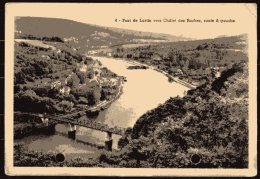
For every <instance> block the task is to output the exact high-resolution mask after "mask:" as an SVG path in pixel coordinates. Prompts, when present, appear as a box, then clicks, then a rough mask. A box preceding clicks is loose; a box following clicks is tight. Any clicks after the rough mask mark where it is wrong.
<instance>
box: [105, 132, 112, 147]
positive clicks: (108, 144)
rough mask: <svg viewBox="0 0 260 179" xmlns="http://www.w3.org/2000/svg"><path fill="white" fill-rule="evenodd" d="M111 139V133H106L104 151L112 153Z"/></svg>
mask: <svg viewBox="0 0 260 179" xmlns="http://www.w3.org/2000/svg"><path fill="white" fill-rule="evenodd" d="M112 145H113V139H112V132H107V134H106V138H105V149H106V150H108V151H112Z"/></svg>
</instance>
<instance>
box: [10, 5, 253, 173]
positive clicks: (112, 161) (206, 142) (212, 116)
mask: <svg viewBox="0 0 260 179" xmlns="http://www.w3.org/2000/svg"><path fill="white" fill-rule="evenodd" d="M145 7H146V8H145ZM26 8H28V10H26ZM15 9H20V11H15ZM44 9H45V10H44ZM69 9H70V11H68V10H69ZM155 9H157V10H158V11H157V12H156V13H154V10H155ZM7 10H9V11H6V12H7V18H9V17H10V18H9V19H10V21H9V19H7V22H8V23H10V24H12V25H11V26H7V27H6V28H9V29H10V31H9V32H6V33H8V38H10V42H9V41H8V43H9V45H7V48H8V47H9V46H10V47H11V48H10V49H9V48H8V49H9V50H10V53H9V55H10V58H8V59H7V58H6V61H8V63H10V68H8V72H6V73H8V74H10V78H8V79H10V85H11V86H9V85H6V86H7V87H9V88H10V95H11V96H8V97H9V98H12V102H11V103H10V108H9V109H10V110H11V112H10V113H9V116H10V118H6V121H9V122H10V124H11V126H9V125H8V124H7V125H8V127H6V129H7V130H8V129H10V128H11V130H10V131H9V130H8V131H7V132H10V133H11V134H10V133H9V135H8V136H6V140H9V141H11V143H10V145H8V149H11V152H10V153H8V154H7V155H6V158H8V159H7V160H8V161H10V163H9V164H10V165H12V166H11V168H24V169H26V168H27V173H28V174H30V172H32V171H31V170H34V169H33V168H31V167H37V168H38V167H39V168H41V167H48V168H53V167H54V168H58V169H60V170H59V171H62V169H64V168H67V167H68V168H69V169H72V170H70V171H73V169H74V168H75V169H84V168H113V169H114V171H115V172H116V169H121V168H124V169H134V168H135V169H136V168H143V169H146V168H150V169H164V168H166V169H173V170H174V169H194V168H196V169H209V170H210V169H227V171H228V169H241V174H242V175H243V173H242V171H248V169H254V171H256V168H254V167H256V166H255V165H256V164H255V163H256V158H255V154H256V150H255V149H256V143H255V142H256V139H254V138H253V137H256V130H255V129H256V128H255V127H254V126H256V121H257V119H256V93H255V91H256V62H257V59H256V55H255V54H256V43H254V42H256V5H255V4H191V5H188V4H119V3H118V4H89V3H86V4H84V3H82V4H62V3H60V4H48V3H46V4H41V3H21V4H16V3H11V4H8V5H7ZM184 11H185V13H183V12H184ZM209 12H211V13H210V14H209ZM8 13H10V14H8ZM254 50H255V51H254ZM12 69H13V70H12ZM254 70H255V71H254ZM6 71H7V70H6ZM251 71H253V72H251ZM11 92H12V93H11ZM251 108H252V110H251ZM254 109H255V110H254ZM9 122H7V123H9ZM254 124H255V125H254ZM251 125H253V127H252V128H251V127H250V126H251ZM250 132H251V133H250ZM250 135H251V137H250ZM249 141H250V142H249ZM249 143H250V145H251V146H250V145H249ZM250 147H252V150H250ZM6 152H7V151H6ZM251 160H252V161H251ZM252 162H253V164H252ZM10 165H8V166H7V168H8V167H10ZM252 167H253V168H252ZM48 168H47V169H46V168H45V171H46V173H48ZM7 171H9V170H7ZM158 172H159V173H160V170H158ZM18 173H19V172H18ZM58 173H59V172H58ZM238 173H239V172H238ZM253 173H254V172H253ZM165 174H166V173H165ZM186 174H187V173H186ZM251 174H252V173H251ZM97 175H98V172H97ZM137 175H138V174H137ZM162 175H164V174H163V173H162ZM167 175H168V174H167ZM183 175H185V173H183ZM244 175H246V174H244Z"/></svg>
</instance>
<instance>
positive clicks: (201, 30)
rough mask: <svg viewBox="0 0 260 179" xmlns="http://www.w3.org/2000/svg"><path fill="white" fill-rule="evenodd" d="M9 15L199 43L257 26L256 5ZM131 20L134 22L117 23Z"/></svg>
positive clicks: (15, 7)
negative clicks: (188, 38) (124, 30)
mask: <svg viewBox="0 0 260 179" xmlns="http://www.w3.org/2000/svg"><path fill="white" fill-rule="evenodd" d="M6 12H7V14H8V12H11V13H12V14H14V15H15V16H37V17H55V18H64V19H71V20H75V21H78V22H83V23H89V24H97V25H101V26H109V27H118V28H125V29H132V30H140V31H148V32H157V33H166V34H172V35H178V36H179V35H182V36H184V37H191V38H196V39H202V38H214V37H217V36H222V35H238V34H243V33H249V32H251V31H252V30H255V29H252V28H255V27H256V26H255V24H256V5H253V4H167V3H164V4H163V3H160V4H152V3H150V4H149V3H148V4H128V3H125V4H80V3H64V4H59V3H52V4H50V3H9V4H8V5H7V10H6ZM140 18H142V19H151V20H155V19H156V20H158V19H161V20H163V19H176V20H177V21H178V19H183V20H187V18H189V19H201V20H202V21H203V20H204V19H213V20H216V19H219V20H220V19H225V20H229V19H233V20H235V22H234V23H205V22H202V23H194V22H190V23H187V22H184V23H182V22H179V23H178V22H133V19H137V20H138V21H139V19H140ZM115 19H118V20H119V19H121V20H122V19H131V20H132V22H115Z"/></svg>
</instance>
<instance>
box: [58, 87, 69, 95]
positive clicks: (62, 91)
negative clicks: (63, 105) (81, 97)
mask: <svg viewBox="0 0 260 179" xmlns="http://www.w3.org/2000/svg"><path fill="white" fill-rule="evenodd" d="M70 90H71V89H70V87H68V86H63V87H61V88H60V89H59V92H60V94H61V95H69V94H70Z"/></svg>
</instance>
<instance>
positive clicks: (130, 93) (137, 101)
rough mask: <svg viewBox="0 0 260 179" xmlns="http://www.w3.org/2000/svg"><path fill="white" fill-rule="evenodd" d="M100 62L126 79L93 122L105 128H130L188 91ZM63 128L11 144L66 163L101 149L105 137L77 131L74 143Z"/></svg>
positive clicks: (120, 63)
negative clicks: (55, 156) (58, 156)
mask: <svg viewBox="0 0 260 179" xmlns="http://www.w3.org/2000/svg"><path fill="white" fill-rule="evenodd" d="M94 58H95V59H98V60H99V61H101V63H102V64H103V66H105V67H107V68H108V69H110V70H111V71H113V72H114V73H116V74H117V75H120V76H124V77H126V79H127V81H126V82H124V85H123V93H122V94H121V95H120V97H119V98H118V99H117V100H115V101H114V102H113V103H112V104H111V105H110V106H109V107H108V108H107V109H105V110H104V111H100V113H99V115H98V116H97V117H96V118H95V120H97V121H99V122H103V123H106V124H108V125H109V126H111V127H113V126H118V127H123V128H127V127H133V125H134V124H135V122H136V120H137V119H138V118H139V117H140V116H141V115H142V114H144V113H145V112H147V111H148V110H151V109H153V108H155V107H157V106H158V105H159V104H163V103H164V102H165V101H166V100H167V99H169V98H170V97H174V96H177V95H179V96H183V95H184V91H187V90H188V88H187V87H185V86H182V85H180V84H178V83H175V82H172V83H170V82H169V81H168V78H167V77H166V76H165V75H163V74H162V73H160V72H158V71H155V70H153V69H146V70H142V69H134V70H130V69H127V67H128V66H131V64H130V63H129V62H127V61H125V60H122V59H113V58H108V57H94ZM67 131H68V129H67V126H66V125H64V124H58V125H56V132H55V134H53V135H32V136H28V137H25V138H23V139H19V140H15V143H23V144H25V147H27V148H28V149H29V150H34V151H40V152H43V153H46V152H55V153H63V154H64V155H65V157H66V159H71V158H73V157H88V158H92V157H94V156H95V155H98V154H99V153H100V152H101V150H98V149H97V148H96V147H95V145H98V146H103V145H104V140H105V135H106V134H105V133H103V132H100V131H96V130H92V129H87V128H84V127H77V133H76V140H75V141H74V140H72V139H69V138H68V137H67ZM119 138H120V136H117V135H113V149H117V141H118V139H119Z"/></svg>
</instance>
